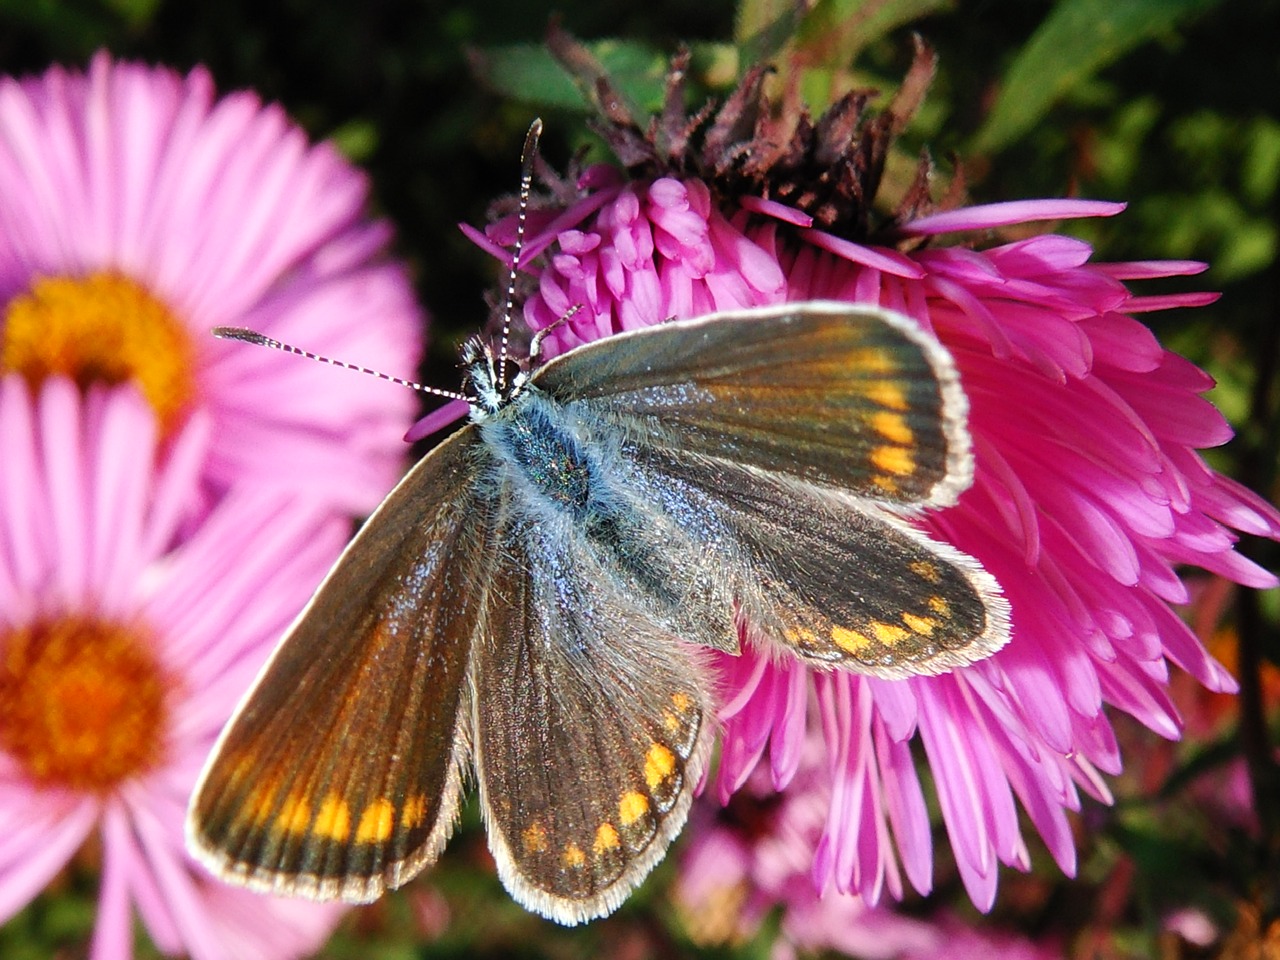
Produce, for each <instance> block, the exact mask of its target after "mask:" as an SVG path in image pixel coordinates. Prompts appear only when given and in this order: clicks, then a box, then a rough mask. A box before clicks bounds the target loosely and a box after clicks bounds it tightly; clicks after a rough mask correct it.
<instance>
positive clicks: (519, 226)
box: [497, 117, 542, 390]
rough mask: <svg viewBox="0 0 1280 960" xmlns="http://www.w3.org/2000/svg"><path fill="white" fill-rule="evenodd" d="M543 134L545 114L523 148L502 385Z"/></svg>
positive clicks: (506, 308) (504, 319)
mask: <svg viewBox="0 0 1280 960" xmlns="http://www.w3.org/2000/svg"><path fill="white" fill-rule="evenodd" d="M541 136H542V118H541V117H538V118H536V119H535V120H534V121H533V123H531V124H529V132H528V133H526V134H525V135H524V149H523V150H521V151H520V211H519V213H518V214H516V245H515V247H514V248H513V249H512V251H511V273H510V275H509V276H508V277H507V300H506V303H505V304H503V307H502V340H501V342H500V343H499V346H498V369H497V374H498V389H499V390H502V388H503V387H505V386H506V385H507V347H508V344H509V343H510V340H511V313H512V311H513V310H515V302H516V277H517V275H518V274H519V272H520V254H521V252H522V251H523V249H524V224H525V220H526V219H527V218H528V216H529V191H530V190H532V189H533V162H534V160H535V159H537V156H538V138H539V137H541Z"/></svg>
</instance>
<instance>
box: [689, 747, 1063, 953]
mask: <svg viewBox="0 0 1280 960" xmlns="http://www.w3.org/2000/svg"><path fill="white" fill-rule="evenodd" d="M769 780H770V778H769V776H768V774H767V771H765V770H764V769H763V767H757V768H756V769H755V771H754V772H753V773H752V774H751V776H750V777H748V780H747V782H746V783H745V784H744V785H743V787H742V789H741V790H740V791H739V792H738V794H736V795H735V796H734V797H733V799H732V800H731V801H730V802H729V804H728V805H727V806H726V807H725V808H723V810H719V811H717V810H713V809H712V808H711V805H710V804H709V803H706V802H702V803H700V804H699V805H698V806H696V807H695V809H694V813H693V815H692V820H693V825H692V829H691V830H690V833H691V834H692V837H691V840H690V843H689V844H688V846H687V847H686V848H685V851H684V853H683V854H682V858H681V865H680V866H681V869H680V879H679V882H678V885H677V887H676V897H677V903H678V904H679V905H680V908H681V913H682V915H683V917H684V919H685V922H686V926H687V928H688V929H689V931H690V934H691V936H693V937H694V939H695V940H697V941H699V942H704V943H724V942H734V941H737V940H742V939H750V938H754V937H756V936H757V935H758V932H759V928H760V926H761V924H762V922H763V921H764V920H765V918H766V917H770V916H776V917H777V918H778V927H777V930H778V935H777V938H776V940H774V942H773V945H772V950H771V956H772V957H773V960H793V958H795V957H798V956H809V955H811V954H815V953H824V952H836V953H840V954H846V955H849V956H854V957H859V958H863V960H930V958H934V957H987V956H998V957H1015V958H1024V960H1055V958H1060V957H1062V956H1063V952H1062V949H1061V947H1060V945H1058V944H1057V943H1056V942H1054V941H1053V940H1049V941H1046V942H1045V943H1040V944H1037V943H1033V942H1031V941H1027V940H1024V939H1021V938H1019V937H1016V936H1014V935H1012V934H1009V933H1005V932H1001V931H998V930H994V929H991V928H989V927H987V926H986V925H982V926H977V927H970V926H967V925H966V924H964V923H962V922H961V921H959V920H958V919H957V918H954V917H952V916H950V915H949V914H947V913H946V912H942V913H941V914H939V915H937V916H907V915H905V914H902V913H899V912H897V911H896V910H894V909H891V908H889V907H888V906H885V905H883V904H881V905H879V906H872V905H869V904H868V903H867V902H866V901H865V900H864V899H863V898H862V897H859V896H857V895H854V894H843V893H839V892H836V891H834V890H827V891H820V890H818V889H817V888H815V886H814V885H813V883H811V882H809V881H810V874H811V861H812V857H811V855H810V854H809V853H808V851H810V850H812V849H813V846H814V845H815V843H817V842H818V839H819V837H820V836H821V834H822V832H823V830H824V827H825V821H826V819H827V814H826V810H827V808H828V807H829V805H830V802H831V787H832V784H831V778H830V776H829V772H828V764H827V762H826V745H825V743H824V741H823V736H822V734H821V733H820V732H819V731H818V730H816V729H811V730H810V731H809V733H808V734H807V736H806V738H805V746H804V750H803V757H802V759H801V764H800V768H799V769H798V770H797V771H796V775H795V777H794V778H793V780H792V781H791V783H790V784H789V786H788V788H787V790H786V791H784V792H782V793H775V792H774V791H773V790H772V788H771V786H770V783H769Z"/></svg>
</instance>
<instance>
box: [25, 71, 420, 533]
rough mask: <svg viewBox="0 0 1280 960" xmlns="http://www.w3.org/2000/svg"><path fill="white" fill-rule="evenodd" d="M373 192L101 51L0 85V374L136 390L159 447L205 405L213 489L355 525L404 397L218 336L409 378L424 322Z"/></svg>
mask: <svg viewBox="0 0 1280 960" xmlns="http://www.w3.org/2000/svg"><path fill="white" fill-rule="evenodd" d="M367 195H368V188H367V184H366V182H365V179H364V177H363V176H362V175H361V174H360V173H358V172H357V171H356V170H354V169H353V168H352V167H351V166H350V165H349V164H348V163H347V162H346V161H345V160H343V159H342V158H341V157H340V156H339V155H338V153H337V151H336V150H334V149H333V148H332V147H331V146H329V145H327V144H321V145H319V146H310V145H309V144H308V143H307V139H306V136H305V135H304V133H303V131H302V130H300V129H299V128H298V127H296V126H295V125H294V124H293V123H291V122H290V121H289V120H288V118H287V117H286V116H285V114H284V111H283V110H282V109H281V108H280V107H279V106H276V105H269V106H264V105H263V104H262V103H261V102H260V100H259V99H258V98H257V96H255V95H254V94H252V93H249V92H243V91H242V92H238V93H232V94H230V95H227V96H224V97H222V98H217V97H215V93H214V89H213V83H212V80H211V78H210V76H209V74H208V72H207V71H205V70H204V69H202V68H196V69H195V70H193V71H192V72H191V73H190V74H188V75H187V76H185V77H183V76H180V75H178V74H177V73H174V72H173V71H171V70H168V69H163V68H149V67H145V66H142V65H138V64H130V63H117V62H113V61H112V59H111V58H110V57H109V56H107V55H106V54H99V55H98V56H96V57H95V58H94V59H93V62H92V64H91V65H90V67H89V70H88V72H87V74H84V73H79V72H75V71H68V70H64V69H61V68H59V67H54V68H51V69H50V70H48V71H47V72H46V73H45V74H43V75H42V76H40V77H36V78H32V79H27V80H12V79H3V80H0V302H2V303H3V304H4V313H3V315H2V316H0V372H13V371H17V372H21V373H23V374H24V375H25V376H26V377H27V379H28V381H29V382H30V383H32V384H33V385H35V384H38V383H39V382H40V381H41V380H42V379H43V378H44V377H46V376H49V375H51V374H58V373H61V374H65V375H67V376H70V377H72V378H73V379H75V380H76V381H77V382H78V383H80V384H81V386H86V385H87V384H88V383H89V382H100V381H106V382H110V383H122V382H126V381H128V382H133V383H136V384H137V385H138V386H139V387H140V389H141V390H142V391H143V394H144V396H146V397H147V399H148V402H149V403H150V404H151V406H152V407H153V408H154V409H155V410H156V411H157V414H158V416H159V418H160V422H161V424H162V427H163V430H164V433H165V435H166V436H171V435H173V434H174V433H175V432H176V431H177V430H179V429H180V426H181V424H182V423H183V422H184V420H185V419H186V418H187V417H189V416H190V415H191V413H192V411H194V410H196V409H197V408H203V409H206V410H208V412H209V414H210V416H211V420H212V433H211V438H210V443H209V452H208V458H207V462H206V464H205V465H204V466H203V468H202V469H201V474H200V481H201V483H202V485H203V486H204V487H205V489H206V491H207V492H210V493H213V494H215V495H216V494H218V493H220V492H221V491H223V490H225V489H227V488H228V487H229V486H231V485H233V484H234V483H235V482H236V481H237V480H239V479H246V480H250V481H252V482H254V483H275V484H287V485H289V486H291V487H293V488H295V489H303V490H310V491H313V492H314V493H316V494H317V495H320V496H323V497H324V498H326V499H327V500H328V501H329V502H331V503H334V504H336V505H337V506H338V507H339V508H341V509H347V510H351V511H352V512H367V511H368V510H370V509H371V508H372V507H373V506H374V505H376V503H377V502H378V500H379V499H380V498H381V496H382V495H383V494H384V493H385V492H386V490H387V489H388V488H389V487H390V485H391V484H392V482H393V481H394V480H395V479H396V477H397V476H398V475H399V471H400V466H401V458H402V449H403V448H402V444H401V443H400V438H401V435H402V434H403V432H404V428H405V426H406V425H407V424H408V422H409V420H410V418H411V417H412V414H413V409H414V404H415V400H414V398H413V396H412V395H411V394H410V393H408V392H407V391H398V390H387V389H386V388H385V385H380V384H377V383H375V382H373V381H372V380H368V379H367V378H361V377H354V376H351V377H347V376H343V377H335V376H334V375H333V371H332V370H328V369H325V368H324V367H323V366H321V365H319V364H310V363H302V362H299V361H297V360H296V359H293V358H286V357H283V356H281V355H279V354H273V353H272V352H271V351H267V350H249V349H246V348H245V347H244V346H243V345H240V344H229V343H223V342H220V341H217V340H214V339H213V338H212V337H211V336H210V334H209V330H210V328H211V327H213V326H216V325H228V326H247V327H252V328H254V329H257V330H260V331H262V332H264V333H267V334H269V335H271V336H274V337H278V338H280V339H285V340H292V341H295V342H297V343H299V344H301V345H305V346H306V347H308V348H310V349H312V350H315V351H317V352H322V353H327V354H332V355H337V356H340V357H342V358H344V359H346V360H350V361H353V362H358V363H362V364H365V365H367V366H371V367H376V368H378V369H380V370H383V371H385V372H387V373H392V374H402V375H406V376H407V375H410V374H412V373H413V371H414V369H415V365H416V361H417V357H418V352H419V349H420V347H419V340H420V329H421V317H420V314H419V311H418V308H417V307H416V306H415V304H414V299H413V293H412V290H411V288H410V286H409V284H408V282H407V280H406V278H405V275H404V272H403V270H402V269H401V268H400V267H399V266H398V265H396V264H394V263H391V262H388V261H387V260H386V259H385V257H384V254H385V250H386V246H387V241H388V239H389V235H390V229H389V227H388V225H387V224H386V223H385V222H381V221H374V220H370V219H368V218H367V217H366V216H365V214H364V208H365V204H366V200H367ZM267 453H269V454H270V455H269V456H268V455H266V454H267Z"/></svg>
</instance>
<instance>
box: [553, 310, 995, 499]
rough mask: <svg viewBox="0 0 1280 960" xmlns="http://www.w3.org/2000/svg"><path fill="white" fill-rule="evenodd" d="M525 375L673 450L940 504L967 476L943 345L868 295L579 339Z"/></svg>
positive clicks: (959, 402) (961, 412)
mask: <svg viewBox="0 0 1280 960" xmlns="http://www.w3.org/2000/svg"><path fill="white" fill-rule="evenodd" d="M533 382H534V383H535V384H536V385H537V386H538V387H540V388H541V389H543V390H546V391H547V392H548V393H550V394H551V395H552V396H553V397H556V398H557V399H559V400H561V401H562V402H571V401H586V402H588V403H589V404H590V406H591V407H592V408H593V409H596V410H598V411H602V412H605V411H614V412H616V413H618V414H619V415H622V416H625V417H626V418H627V421H628V425H629V426H631V425H632V424H636V425H638V426H640V427H641V428H643V429H645V430H646V431H647V433H648V435H649V440H650V442H651V443H654V444H659V445H665V446H668V447H669V448H670V449H672V450H674V451H677V452H680V453H692V454H701V455H704V456H711V457H716V458H718V459H721V460H724V461H727V462H732V463H736V464H742V465H746V466H751V467H758V468H760V469H764V470H770V471H776V472H779V473H783V474H786V475H789V476H793V477H795V478H797V479H800V480H803V481H806V482H809V483H815V484H820V485H823V486H828V487H834V488H838V489H841V490H845V491H848V492H850V493H853V494H857V495H860V496H865V497H871V498H875V499H878V500H883V501H886V502H890V503H895V504H904V505H945V504H948V503H951V502H954V500H955V498H956V496H957V495H958V494H959V492H960V491H961V490H963V489H964V488H965V487H967V486H968V484H969V482H970V481H971V479H972V463H971V457H970V451H969V443H968V434H967V432H966V431H965V430H964V427H963V423H964V417H965V413H966V401H965V397H964V394H963V393H962V392H961V390H960V388H959V383H958V380H957V377H956V373H955V368H954V364H953V363H952V361H951V359H950V356H949V355H948V354H947V353H946V351H945V350H943V349H942V347H940V346H939V345H938V343H937V341H935V340H934V339H933V338H932V337H931V336H929V335H928V334H926V333H924V332H923V331H921V330H920V329H919V328H918V327H917V326H916V325H915V324H914V323H913V322H912V321H911V320H909V319H907V318H906V317H902V316H900V315H898V314H893V313H890V312H888V311H885V310H880V309H877V308H874V307H866V306H857V305H853V304H848V303H828V302H811V303H796V304H783V305H780V306H776V307H765V308H760V309H755V310H744V311H741V312H738V313H721V314H715V315H713V316H710V317H702V318H699V319H696V320H685V321H678V322H673V323H668V324H661V325H659V326H654V327H648V328H645V329H643V330H636V331H630V332H627V333H623V334H619V335H618V336H617V337H611V338H608V339H605V340H598V341H595V342H594V343H591V344H587V345H586V346H583V347H579V348H578V349H576V350H574V351H572V352H571V353H569V354H566V355H564V356H562V357H557V358H556V359H554V360H551V361H550V362H548V363H547V364H546V365H545V366H544V367H542V368H541V369H540V370H539V371H538V372H537V374H535V376H534V378H533Z"/></svg>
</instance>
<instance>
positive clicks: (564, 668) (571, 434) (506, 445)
mask: <svg viewBox="0 0 1280 960" xmlns="http://www.w3.org/2000/svg"><path fill="white" fill-rule="evenodd" d="M527 183H528V175H527V174H526V179H525V185H526V186H525V191H526V194H527ZM517 248H518V245H517ZM233 335H235V334H233ZM240 338H241V339H252V337H251V336H250V335H245V334H241V335H240ZM265 339H266V338H260V340H262V341H265ZM504 343H505V337H504ZM268 345H274V342H268ZM463 368H464V370H465V376H464V391H463V395H464V396H465V397H466V398H467V399H468V400H469V402H470V404H471V406H470V417H469V422H468V423H467V425H465V426H464V427H462V428H461V429H459V430H457V431H456V432H455V433H453V434H452V435H451V436H449V437H448V438H447V439H446V440H444V441H443V442H442V443H440V444H439V445H438V446H436V447H435V448H434V449H433V450H431V451H430V452H429V453H428V454H427V455H426V456H425V457H423V458H422V460H420V461H419V462H418V464H417V465H416V466H415V467H414V468H413V469H412V470H411V471H410V472H409V473H408V474H407V475H406V476H405V478H404V479H403V480H402V481H401V482H400V484H399V485H398V486H397V487H396V488H395V489H394V490H393V491H392V492H391V493H390V494H389V495H388V496H387V498H386V500H385V501H384V502H383V503H382V505H381V506H380V507H379V508H378V509H377V511H376V512H375V513H374V514H373V515H372V516H371V517H370V518H369V519H368V521H367V522H366V523H365V524H364V526H363V527H362V528H361V530H360V531H359V533H358V534H357V536H356V537H355V539H354V540H353V542H352V543H351V544H350V545H349V546H348V547H347V549H346V551H345V552H344V553H343V554H342V556H341V557H340V558H339V560H338V562H337V564H336V565H335V566H334V568H333V570H332V571H331V572H330V573H329V575H328V577H327V578H326V579H325V581H324V582H323V583H322V584H321V586H320V588H319V589H318V591H317V592H316V594H315V596H314V597H313V598H312V600H311V602H310V603H309V604H308V606H307V607H306V609H305V610H304V611H303V612H302V613H301V614H300V616H299V617H298V618H297V620H296V621H295V622H294V624H293V625H292V626H291V628H290V629H289V631H288V633H287V634H286V636H285V637H284V639H283V641H282V642H281V644H280V645H279V647H278V648H277V650H276V651H275V653H274V655H273V656H272V658H271V659H270V661H269V662H268V663H267V665H266V666H265V667H264V669H263V671H262V673H261V674H260V676H259V678H258V680H257V682H256V684H255V685H254V686H253V688H252V689H251V690H250V692H249V693H248V694H247V696H246V698H245V700H244V701H243V703H242V704H241V705H240V707H239V709H238V710H237V711H236V713H235V714H234V716H233V718H232V720H231V721H230V722H229V724H228V725H227V727H226V729H225V730H224V732H223V734H222V736H221V738H220V740H219V741H218V744H217V746H216V747H215V749H214V751H213V753H212V755H211V757H210V760H209V762H208V764H207V765H206V768H205V770H204V772H203V774H202V776H201V778H200V781H199V783H198V786H197V788H196V791H195V793H194V795H193V799H192V801H191V806H190V810H189V815H188V823H187V834H188V844H189V846H190V848H191V849H192V851H193V852H194V853H195V854H196V856H197V857H198V858H199V859H200V860H201V861H202V862H203V863H204V864H205V865H206V866H208V867H209V868H210V869H211V870H212V871H213V872H214V873H215V874H217V875H218V876H220V877H222V878H225V879H228V880H231V881H233V882H237V883H241V884H245V885H248V886H250V887H253V888H256V889H260V890H266V891H271V892H274V893H280V894H288V895H298V896H305V897H311V898H316V899H341V900H346V901H351V902H364V901H369V900H372V899H374V898H376V897H377V896H379V895H380V894H381V893H382V892H383V891H384V890H386V889H388V888H394V887H398V886H400V885H401V884H403V883H405V882H406V881H408V880H409V879H410V878H412V877H413V876H415V875H416V874H417V873H419V872H420V871H421V870H422V869H423V868H424V867H426V866H428V865H429V864H431V863H433V862H434V861H435V860H436V859H437V858H438V857H439V855H440V853H441V851H442V849H443V848H444V846H445V843H446V841H447V840H448V838H449V835H450V833H451V831H452V829H453V826H454V823H455V820H456V818H457V814H458V809H459V803H460V798H461V796H462V794H463V787H464V780H466V778H467V774H468V773H470V774H471V775H472V776H473V777H474V781H475V784H476V786H477V787H478V790H479V798H480V806H481V809H482V811H483V814H484V820H485V823H486V827H487V832H488V839H489V847H490V850H491V851H492V853H493V857H494V860H495V861H496V864H497V870H498V874H499V877H500V878H501V880H502V882H503V884H504V885H505V886H506V887H507V889H508V890H509V891H510V893H511V894H512V896H513V897H514V898H515V899H516V900H517V901H518V902H520V903H521V904H523V905H524V906H526V907H527V908H529V909H531V910H533V911H535V912H537V913H539V914H541V915H543V916H545V917H548V918H550V919H553V920H556V921H559V922H561V923H565V924H573V923H578V922H581V921H585V920H589V919H592V918H595V917H599V916H603V915H605V914H608V913H610V912H612V911H613V910H615V909H616V908H617V907H618V906H619V905H620V904H621V903H622V901H623V900H624V899H625V898H626V897H627V895H628V894H629V893H630V892H631V891H632V890H633V889H634V888H635V887H636V886H637V884H639V883H640V882H641V880H643V878H644V877H645V876H646V875H647V874H648V873H649V872H650V870H651V869H652V868H653V867H654V865H655V864H657V863H658V862H659V861H660V860H661V859H662V857H663V856H664V854H665V853H666V851H667V849H668V847H669V845H670V843H671V841H672V840H673V838H674V837H675V836H676V835H677V834H678V833H679V832H680V830H681V828H682V827H683V825H684V822H685V820H686V816H687V813H688V809H689V805H690V802H691V799H692V797H693V795H694V792H695V789H696V788H697V786H698V784H699V782H700V781H701V779H702V778H703V776H704V774H705V773H706V772H707V768H708V764H709V762H710V756H711V751H712V743H713V739H714V733H715V729H714V711H715V702H716V698H715V693H716V691H715V684H714V679H713V677H714V671H713V669H712V666H711V664H710V663H709V657H708V653H707V651H721V652H723V653H727V654H738V653H739V652H740V650H741V648H742V642H743V640H742V638H743V636H744V634H745V635H746V636H749V638H750V642H752V643H753V644H754V645H756V646H757V647H758V648H760V649H762V650H765V651H767V652H769V653H770V654H775V655H778V656H780V657H790V658H794V659H795V660H797V661H799V662H801V663H804V664H808V665H810V666H814V667H817V668H820V669H827V670H830V669H844V670H850V671H854V672H857V673H862V674H867V675H870V676H875V677H886V678H901V677H908V676H913V675H921V674H937V673H941V672H945V671H948V670H951V669H953V668H955V667H959V666H963V665H965V664H970V663H973V662H975V661H978V660H981V659H983V658H985V657H987V656H989V655H990V654H991V653H993V652H994V651H995V650H997V649H999V648H1000V647H1001V646H1003V645H1004V643H1005V642H1006V641H1007V639H1008V636H1009V625H1008V610H1007V604H1006V602H1005V600H1004V598H1003V597H1002V595H1001V593H1000V589H999V586H998V585H997V583H996V581H995V580H994V578H992V577H991V576H990V574H988V573H987V572H986V571H984V570H983V568H982V567H981V566H980V564H979V563H978V562H977V561H975V560H974V559H972V558H970V557H968V556H966V555H965V554H962V553H960V552H959V551H958V550H956V549H954V548H952V547H951V546H949V545H946V544H943V543H940V542H936V541H934V540H931V539H930V538H928V537H927V536H926V535H925V534H923V533H922V532H920V531H919V530H918V529H916V528H915V527H914V526H912V525H911V523H910V522H909V518H910V516H911V515H912V514H915V513H918V512H919V511H920V510H921V509H923V508H926V507H943V506H947V505H949V504H952V503H954V502H955V501H956V499H957V498H958V496H959V495H960V494H961V493H962V492H963V491H964V490H965V489H966V488H967V487H968V486H969V485H970V483H971V481H972V476H973V461H972V454H971V441H970V436H969V433H968V429H967V426H966V411H967V401H966V398H965V395H964V393H963V391H962V389H961V386H960V383H959V378H958V374H957V371H956V368H955V364H954V362H953V360H952V359H951V357H950V355H949V354H948V352H947V351H946V350H945V349H944V348H943V347H942V346H941V345H940V344H939V343H938V341H937V340H936V339H934V337H933V336H932V335H931V334H929V333H927V332H926V331H924V330H923V329H922V328H921V327H920V326H919V325H918V324H917V323H915V322H914V321H913V320H911V319H909V318H907V317H905V316H903V315H901V314H897V313H894V312H891V311H888V310H884V309H881V308H878V307H872V306H860V305H853V304H849V303H840V302H823V301H810V302H801V303H789V304H781V305H776V306H767V307H759V308H754V309H744V310H739V311H730V312H724V313H717V314H713V315H710V316H704V317H699V318H695V319H689V320H676V321H671V322H668V323H665V324H661V325H657V326H653V327H649V328H645V329H640V330H634V331H629V332H625V333H621V334H618V335H616V336H612V337H608V338H606V339H603V340H598V341H595V342H593V343H588V344H586V345H583V346H580V347H577V348H575V349H572V350H570V351H568V352H567V353H564V354H561V355H560V356H557V357H555V358H553V359H551V360H549V361H547V362H546V363H543V364H540V365H537V366H533V367H528V366H523V365H519V364H516V363H514V362H512V361H510V360H509V359H508V358H507V357H506V356H505V352H504V351H498V352H497V353H495V351H494V350H493V349H492V348H490V347H488V346H487V345H485V344H483V343H481V342H480V341H472V342H471V343H469V344H468V346H467V347H466V348H465V349H464V352H463Z"/></svg>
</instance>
